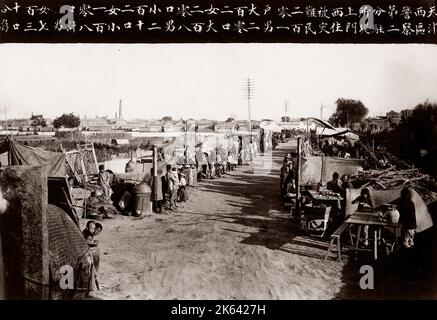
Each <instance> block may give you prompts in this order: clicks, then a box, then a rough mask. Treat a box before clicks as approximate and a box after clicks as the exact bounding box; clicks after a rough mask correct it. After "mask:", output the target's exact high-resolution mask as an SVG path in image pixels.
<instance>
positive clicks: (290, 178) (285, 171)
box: [279, 153, 297, 198]
mask: <svg viewBox="0 0 437 320" xmlns="http://www.w3.org/2000/svg"><path fill="white" fill-rule="evenodd" d="M296 156H297V154H295V153H293V154H292V153H287V154H286V155H285V157H284V159H283V160H282V167H281V175H280V179H279V187H280V190H281V197H282V198H286V197H287V194H289V193H295V191H296V178H297V168H296Z"/></svg>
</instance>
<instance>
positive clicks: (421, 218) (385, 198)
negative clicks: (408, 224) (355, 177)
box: [346, 188, 433, 232]
mask: <svg viewBox="0 0 437 320" xmlns="http://www.w3.org/2000/svg"><path fill="white" fill-rule="evenodd" d="M368 189H369V191H370V196H371V197H372V200H373V202H374V205H375V207H379V206H381V205H383V204H386V203H395V202H396V201H397V200H398V199H399V198H400V195H401V189H392V190H375V189H373V188H368ZM360 192H361V189H346V217H347V216H350V215H351V214H352V213H354V212H355V211H356V210H357V208H358V204H352V203H351V202H352V200H354V199H355V198H357V197H358V196H359V195H360ZM411 193H412V198H411V200H412V201H413V202H414V206H415V209H416V223H417V228H416V232H422V231H425V230H427V229H429V228H431V227H432V226H433V222H432V217H431V215H430V214H429V211H428V208H427V206H426V204H425V202H424V201H423V199H422V198H421V197H420V195H419V194H418V193H417V192H416V191H415V190H411Z"/></svg>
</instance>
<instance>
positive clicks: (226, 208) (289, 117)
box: [0, 37, 437, 317]
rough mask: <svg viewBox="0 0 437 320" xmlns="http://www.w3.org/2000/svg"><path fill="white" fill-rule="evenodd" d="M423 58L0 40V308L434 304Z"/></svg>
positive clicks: (433, 102)
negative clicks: (46, 303)
mask: <svg viewBox="0 0 437 320" xmlns="http://www.w3.org/2000/svg"><path fill="white" fill-rule="evenodd" d="M1 39H2V38H1V37H0V40H1ZM436 57H437V47H436V45H435V44H430V43H428V44H426V43H405V44H402V43H379V44H374V43H356V44H354V43H237V42H233V43H188V42H187V43H2V44H0V70H1V75H2V76H1V77H0V299H4V300H10V299H13V300H16V299H32V300H33V299H36V300H41V299H42V300H72V299H73V300H229V301H231V300H248V301H249V300H393V299H413V300H415V299H436V298H437V274H436V272H435V266H436V263H437V231H436V225H435V222H436V220H435V219H436V218H437V215H436V214H437V212H436V208H437V202H436V200H437V182H436V178H437V141H436V137H437V89H436V83H437V58H436ZM174 306H175V307H174V308H176V307H177V308H176V309H174V310H173V311H174V313H171V314H179V315H181V314H182V315H184V314H190V312H192V314H197V315H199V316H200V317H202V316H205V315H206V313H205V314H204V312H207V310H205V309H201V308H200V307H199V310H197V309H195V308H197V307H194V305H193V308H194V309H191V310H188V309H183V307H181V306H178V305H176V304H175V305H174ZM240 307H241V306H240ZM260 308H261V309H260ZM225 310H227V309H226V308H225V309H223V310H222V311H223V312H224V311H225ZM235 310H237V309H235ZM235 310H234V313H235V312H236V313H240V314H241V312H237V311H235ZM173 311H172V312H173ZM209 311H211V310H209ZM240 311H241V310H240ZM260 311H261V312H262V311H263V309H262V306H259V308H258V309H257V310H254V311H253V312H252V313H251V314H253V313H256V312H258V314H259V312H260Z"/></svg>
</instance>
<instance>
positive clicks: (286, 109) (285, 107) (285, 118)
mask: <svg viewBox="0 0 437 320" xmlns="http://www.w3.org/2000/svg"><path fill="white" fill-rule="evenodd" d="M284 103H285V105H284V111H285V116H284V120H285V121H284V122H285V124H287V116H288V100H284Z"/></svg>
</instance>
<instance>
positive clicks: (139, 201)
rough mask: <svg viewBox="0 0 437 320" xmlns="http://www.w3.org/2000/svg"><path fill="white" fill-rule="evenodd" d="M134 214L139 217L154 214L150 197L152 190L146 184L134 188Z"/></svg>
mask: <svg viewBox="0 0 437 320" xmlns="http://www.w3.org/2000/svg"><path fill="white" fill-rule="evenodd" d="M132 193H133V210H132V211H133V213H134V214H135V215H137V216H140V215H143V214H151V213H152V202H151V200H150V196H151V194H152V189H151V188H150V187H149V186H148V185H147V184H145V183H140V184H138V185H136V186H134V187H133V189H132Z"/></svg>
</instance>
